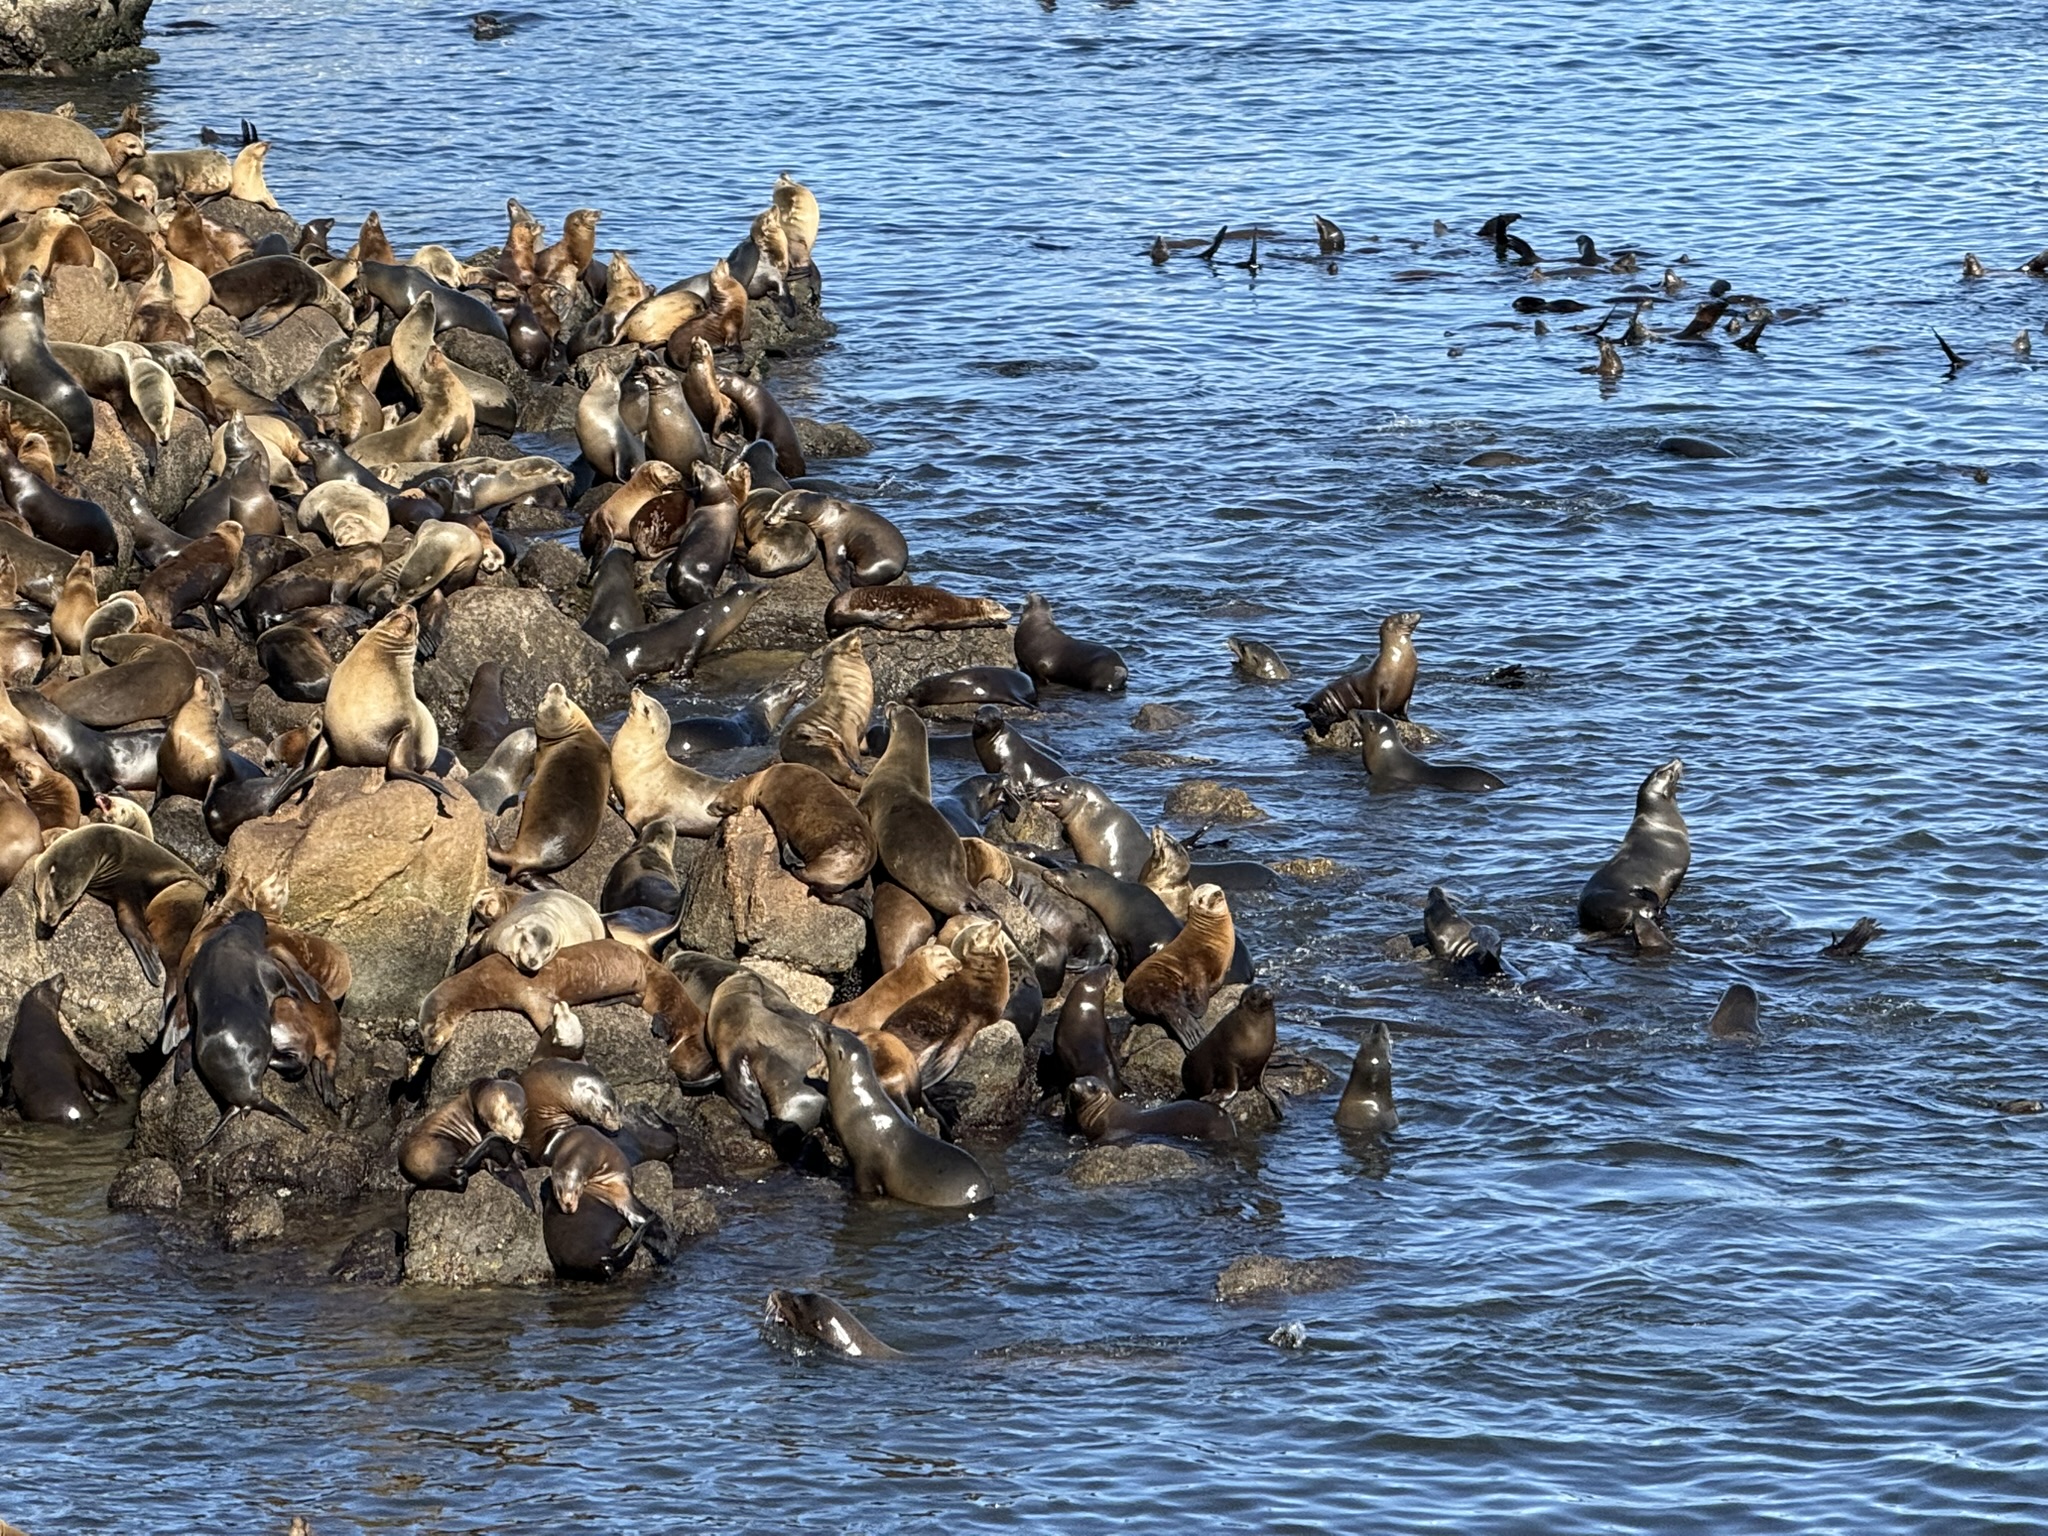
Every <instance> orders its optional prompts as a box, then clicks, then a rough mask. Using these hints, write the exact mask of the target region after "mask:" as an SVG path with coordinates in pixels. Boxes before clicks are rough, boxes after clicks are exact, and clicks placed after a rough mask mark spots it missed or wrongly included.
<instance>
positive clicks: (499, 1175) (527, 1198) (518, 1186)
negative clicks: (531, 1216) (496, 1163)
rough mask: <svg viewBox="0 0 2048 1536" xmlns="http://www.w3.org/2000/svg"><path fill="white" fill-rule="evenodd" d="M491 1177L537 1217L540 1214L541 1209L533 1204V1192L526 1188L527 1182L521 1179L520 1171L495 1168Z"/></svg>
mask: <svg viewBox="0 0 2048 1536" xmlns="http://www.w3.org/2000/svg"><path fill="white" fill-rule="evenodd" d="M491 1177H492V1178H494V1179H496V1180H497V1181H498V1182H499V1183H500V1184H502V1185H504V1186H505V1187H506V1188H507V1189H509V1190H511V1191H512V1193H513V1194H515V1195H517V1196H518V1197H519V1203H520V1204H521V1205H523V1206H525V1207H526V1208H527V1209H528V1210H529V1211H532V1212H534V1213H535V1214H536V1215H538V1214H539V1213H540V1207H539V1206H537V1205H535V1204H534V1203H533V1191H532V1190H530V1189H528V1188H527V1187H526V1180H525V1179H523V1178H521V1177H520V1175H519V1170H518V1169H516V1168H493V1169H492V1170H491Z"/></svg>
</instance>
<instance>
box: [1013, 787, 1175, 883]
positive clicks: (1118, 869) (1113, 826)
mask: <svg viewBox="0 0 2048 1536" xmlns="http://www.w3.org/2000/svg"><path fill="white" fill-rule="evenodd" d="M1032 798H1033V799H1035V800H1036V801H1037V802H1038V803H1039V804H1040V805H1042V806H1044V807H1045V808H1046V809H1047V810H1049V811H1051V812H1052V813H1053V815H1055V816H1057V817H1058V818H1059V822H1060V826H1061V828H1062V829H1063V830H1064V831H1065V832H1066V834H1067V841H1068V842H1070V843H1072V844H1073V845H1074V851H1075V852H1076V853H1078V854H1079V855H1080V856H1081V862H1082V863H1084V864H1092V865H1094V866H1095V867H1096V868H1097V869H1105V870H1108V871H1109V873H1111V874H1112V875H1115V876H1116V877H1117V879H1119V880H1136V879H1137V878H1138V877H1139V875H1141V874H1143V873H1144V870H1145V864H1146V862H1147V861H1148V860H1149V859H1150V858H1151V856H1152V840H1151V838H1150V837H1149V836H1148V835H1147V833H1146V831H1145V826H1144V823H1143V822H1141V821H1139V820H1138V818H1137V817H1135V816H1133V815H1132V814H1131V813H1130V812H1129V811H1127V810H1125V809H1124V808H1123V807H1122V806H1120V805H1118V804H1117V803H1116V802H1115V801H1114V800H1112V799H1110V798H1109V795H1108V793H1107V792H1106V791H1105V790H1104V789H1103V788H1102V787H1101V786H1100V785H1099V784H1091V783H1089V782H1088V781H1087V780H1086V779H1077V778H1074V777H1072V776H1071V775H1069V776H1067V777H1065V778H1059V779H1055V780H1053V781H1052V782H1051V783H1050V784H1046V785H1043V786H1041V787H1040V788H1039V789H1038V790H1037V791H1036V792H1035V793H1034V794H1033V796H1032Z"/></svg>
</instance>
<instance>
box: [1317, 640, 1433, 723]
mask: <svg viewBox="0 0 2048 1536" xmlns="http://www.w3.org/2000/svg"><path fill="white" fill-rule="evenodd" d="M1421 622H1422V615H1421V614H1419V613H1390V614H1388V615H1387V616H1386V617H1385V618H1384V619H1382V620H1380V653H1379V655H1377V656H1376V657H1374V658H1373V662H1372V665H1371V666H1369V667H1367V668H1366V669H1365V670H1364V671H1362V672H1347V673H1345V674H1344V675H1343V676H1342V677H1340V678H1338V679H1337V680H1336V681H1335V682H1333V683H1330V684H1328V685H1326V686H1325V687H1323V688H1320V689H1318V690H1317V691H1316V692H1315V693H1314V694H1312V695H1311V696H1310V697H1308V698H1306V699H1304V700H1303V701H1302V702H1301V703H1299V704H1297V705H1296V706H1295V708H1297V709H1299V710H1300V711H1301V712H1302V713H1303V714H1305V715H1307V716H1308V718H1309V723H1310V724H1312V725H1313V726H1315V728H1316V729H1317V730H1319V731H1327V730H1328V729H1330V727H1331V726H1333V725H1335V724H1336V723H1337V722H1338V721H1340V720H1342V719H1343V718H1344V717H1345V716H1346V715H1348V714H1349V713H1350V712H1351V711H1352V710H1355V709H1376V710H1378V711H1379V712H1380V713H1381V714H1383V715H1392V716H1393V717H1394V718H1395V719H1396V720H1406V719H1407V718H1408V701H1409V699H1410V698H1411V697H1413V696H1414V693H1415V644H1414V641H1413V639H1412V636H1413V635H1414V633H1415V627H1416V625H1418V624H1420V623H1421Z"/></svg>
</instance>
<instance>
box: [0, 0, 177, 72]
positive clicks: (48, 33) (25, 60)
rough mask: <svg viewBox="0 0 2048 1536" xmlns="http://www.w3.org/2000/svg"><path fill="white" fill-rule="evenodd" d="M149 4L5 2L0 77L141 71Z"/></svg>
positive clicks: (118, 0)
mask: <svg viewBox="0 0 2048 1536" xmlns="http://www.w3.org/2000/svg"><path fill="white" fill-rule="evenodd" d="M148 14H149V0H111V3H109V0H0V74H9V75H12V74H31V75H40V74H65V75H69V74H77V73H80V72H82V71H94V72H111V71H113V70H117V69H139V68H141V67H143V66H144V65H148V64H154V63H156V61H157V56H156V53H155V52H154V51H153V50H152V49H148V48H144V47H142V46H141V43H142V23H143V18H144V17H146V16H147V15H148Z"/></svg>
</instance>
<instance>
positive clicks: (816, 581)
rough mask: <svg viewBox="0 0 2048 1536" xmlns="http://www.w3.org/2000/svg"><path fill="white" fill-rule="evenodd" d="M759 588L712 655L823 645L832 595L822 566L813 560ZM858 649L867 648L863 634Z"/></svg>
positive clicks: (799, 649) (804, 648)
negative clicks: (745, 610)
mask: <svg viewBox="0 0 2048 1536" xmlns="http://www.w3.org/2000/svg"><path fill="white" fill-rule="evenodd" d="M756 579H757V580H758V579H759V578H756ZM762 584H763V585H764V586H765V587H766V588H767V590H766V591H764V592H763V593H762V594H761V596H760V597H759V598H758V599H756V601H755V603H754V606H753V607H752V608H750V609H748V610H747V616H746V617H745V618H744V619H742V620H741V621H740V627H739V628H738V629H736V630H734V631H733V633H732V636H731V638H729V639H728V640H727V641H726V643H725V644H724V645H722V646H720V647H719V648H718V650H717V651H714V652H713V653H712V654H713V655H720V654H723V653H725V652H729V651H798V652H808V651H814V650H816V649H817V648H818V647H819V646H822V645H823V644H824V643H825V605H826V604H827V603H829V602H831V601H832V598H833V596H834V593H833V587H832V582H831V579H830V578H829V577H828V576H826V574H825V566H824V562H822V561H820V560H817V559H813V560H812V561H811V563H810V564H809V565H807V566H804V567H803V568H802V569H801V570H796V571H791V572H790V573H789V574H788V575H786V576H774V577H770V578H768V579H767V581H766V582H764V583H762ZM861 645H862V646H863V648H865V647H866V645H867V636H866V635H865V634H863V635H862V636H861Z"/></svg>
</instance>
